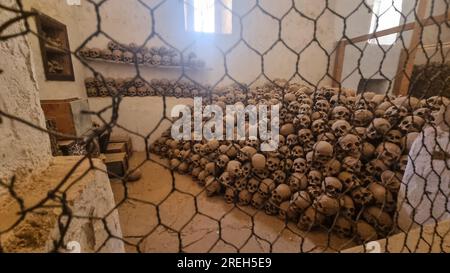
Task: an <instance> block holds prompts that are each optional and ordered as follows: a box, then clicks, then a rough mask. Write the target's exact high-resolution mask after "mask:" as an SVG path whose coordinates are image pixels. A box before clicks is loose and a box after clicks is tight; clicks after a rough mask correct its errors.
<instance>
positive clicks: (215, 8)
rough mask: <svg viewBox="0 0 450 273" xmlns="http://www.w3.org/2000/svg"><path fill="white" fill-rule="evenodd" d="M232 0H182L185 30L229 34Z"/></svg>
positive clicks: (230, 30) (230, 29)
mask: <svg viewBox="0 0 450 273" xmlns="http://www.w3.org/2000/svg"><path fill="white" fill-rule="evenodd" d="M231 9H232V0H184V11H185V25H186V30H187V31H194V32H200V33H222V34H230V33H232V29H233V23H232V22H233V21H232V20H233V18H232V13H231Z"/></svg>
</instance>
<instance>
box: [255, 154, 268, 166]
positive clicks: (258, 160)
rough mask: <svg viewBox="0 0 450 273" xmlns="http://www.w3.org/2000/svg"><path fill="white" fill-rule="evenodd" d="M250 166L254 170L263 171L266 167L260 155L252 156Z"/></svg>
mask: <svg viewBox="0 0 450 273" xmlns="http://www.w3.org/2000/svg"><path fill="white" fill-rule="evenodd" d="M252 166H253V168H255V169H264V168H265V167H266V157H265V156H264V155H262V154H259V153H257V154H254V155H253V156H252Z"/></svg>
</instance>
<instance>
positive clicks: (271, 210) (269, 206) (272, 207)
mask: <svg viewBox="0 0 450 273" xmlns="http://www.w3.org/2000/svg"><path fill="white" fill-rule="evenodd" d="M264 208H265V212H266V214H267V215H277V214H278V210H279V209H278V205H277V204H275V203H274V202H273V201H272V199H269V200H267V202H266V204H265V205H264Z"/></svg>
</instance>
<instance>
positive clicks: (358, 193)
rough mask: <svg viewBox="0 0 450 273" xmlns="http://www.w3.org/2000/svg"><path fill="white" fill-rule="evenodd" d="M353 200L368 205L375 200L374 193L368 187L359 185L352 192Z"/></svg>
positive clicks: (361, 204)
mask: <svg viewBox="0 0 450 273" xmlns="http://www.w3.org/2000/svg"><path fill="white" fill-rule="evenodd" d="M351 195H352V198H353V201H354V202H355V203H356V204H358V205H360V206H367V205H369V204H370V203H372V201H373V194H372V192H370V191H369V190H368V189H367V188H364V187H357V188H355V189H354V190H353V191H352V192H351Z"/></svg>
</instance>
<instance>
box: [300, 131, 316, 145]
mask: <svg viewBox="0 0 450 273" xmlns="http://www.w3.org/2000/svg"><path fill="white" fill-rule="evenodd" d="M298 138H299V140H300V144H302V145H305V144H307V143H312V142H313V140H314V135H313V133H312V131H311V130H310V129H301V130H300V131H298Z"/></svg>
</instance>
